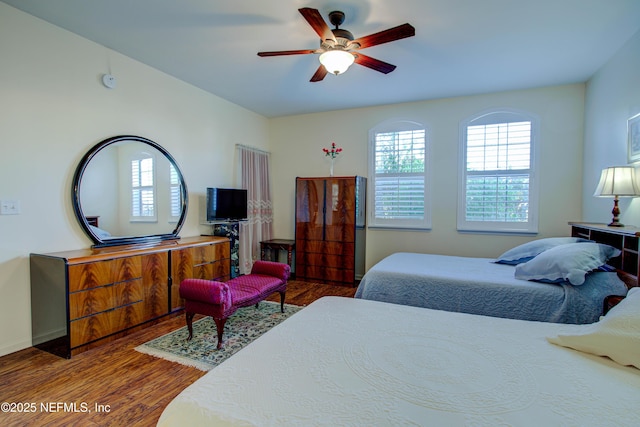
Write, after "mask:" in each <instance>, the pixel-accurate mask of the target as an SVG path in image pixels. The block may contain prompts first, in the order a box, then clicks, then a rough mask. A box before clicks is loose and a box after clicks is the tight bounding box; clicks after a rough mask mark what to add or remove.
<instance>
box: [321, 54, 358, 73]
mask: <svg viewBox="0 0 640 427" xmlns="http://www.w3.org/2000/svg"><path fill="white" fill-rule="evenodd" d="M355 59H356V58H355V57H354V56H353V54H351V53H349V52H346V51H344V50H339V49H335V50H329V51H327V52H325V53H323V54H322V55H320V63H321V64H322V65H324V68H325V69H326V70H327V71H328V72H330V73H332V74H335V75H338V74H342V73H344V72H345V71H347V69H348V68H349V67H350V66H351V64H353V61H355Z"/></svg>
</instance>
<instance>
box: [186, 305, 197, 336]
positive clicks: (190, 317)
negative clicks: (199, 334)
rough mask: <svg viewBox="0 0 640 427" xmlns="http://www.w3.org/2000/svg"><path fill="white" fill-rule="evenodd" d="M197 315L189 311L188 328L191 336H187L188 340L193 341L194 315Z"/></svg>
mask: <svg viewBox="0 0 640 427" xmlns="http://www.w3.org/2000/svg"><path fill="white" fill-rule="evenodd" d="M195 315H196V314H195V313H189V312H187V329H188V330H189V337H188V338H187V341H191V339H192V338H193V316H195Z"/></svg>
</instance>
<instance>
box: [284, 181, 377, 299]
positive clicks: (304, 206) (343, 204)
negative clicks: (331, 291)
mask: <svg viewBox="0 0 640 427" xmlns="http://www.w3.org/2000/svg"><path fill="white" fill-rule="evenodd" d="M366 184H367V180H366V178H364V177H361V176H346V177H321V178H299V177H298V178H296V233H295V234H296V278H297V279H302V280H308V281H318V282H323V283H336V284H348V285H352V286H354V285H355V284H356V280H360V279H361V278H362V276H363V275H364V266H365V264H364V261H365V259H364V258H365V257H364V255H365V193H366Z"/></svg>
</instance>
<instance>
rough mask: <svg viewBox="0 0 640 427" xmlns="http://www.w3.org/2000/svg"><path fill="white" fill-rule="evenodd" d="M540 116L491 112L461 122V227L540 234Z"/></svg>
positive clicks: (459, 216) (459, 223)
mask: <svg viewBox="0 0 640 427" xmlns="http://www.w3.org/2000/svg"><path fill="white" fill-rule="evenodd" d="M538 127H539V124H538V120H537V118H536V117H534V116H533V115H531V114H528V113H525V112H521V111H516V110H506V109H501V110H491V111H488V112H484V113H482V114H480V115H477V116H474V117H472V118H470V119H468V120H466V121H464V122H462V123H461V125H460V163H459V172H460V182H459V183H460V187H459V192H458V195H459V200H458V230H459V231H477V232H503V233H537V231H538V197H537V188H538V178H537V176H538V174H537V171H536V157H537V156H536V152H537V146H538V141H537V135H538V133H539V131H538Z"/></svg>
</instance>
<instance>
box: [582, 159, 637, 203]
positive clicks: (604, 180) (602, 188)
mask: <svg viewBox="0 0 640 427" xmlns="http://www.w3.org/2000/svg"><path fill="white" fill-rule="evenodd" d="M593 195H594V196H597V197H615V196H619V197H636V196H639V195H640V191H639V189H638V186H637V185H636V174H635V169H634V168H633V167H632V166H614V167H610V168H605V169H603V170H602V174H601V175H600V182H599V183H598V187H597V188H596V191H595V192H594V193H593Z"/></svg>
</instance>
